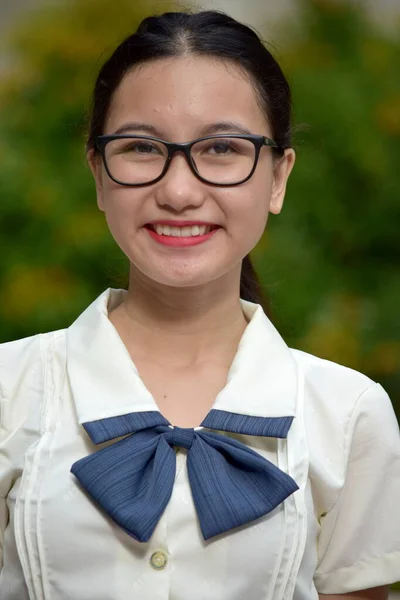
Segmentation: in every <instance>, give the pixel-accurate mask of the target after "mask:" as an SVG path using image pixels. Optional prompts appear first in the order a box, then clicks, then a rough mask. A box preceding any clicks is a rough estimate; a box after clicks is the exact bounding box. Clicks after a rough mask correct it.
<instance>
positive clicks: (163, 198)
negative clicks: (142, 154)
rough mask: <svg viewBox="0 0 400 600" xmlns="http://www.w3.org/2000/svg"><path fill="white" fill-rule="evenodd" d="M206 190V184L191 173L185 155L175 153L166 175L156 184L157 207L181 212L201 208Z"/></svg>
mask: <svg viewBox="0 0 400 600" xmlns="http://www.w3.org/2000/svg"><path fill="white" fill-rule="evenodd" d="M206 189H207V186H206V184H204V183H203V182H202V181H200V180H199V179H198V178H197V177H196V175H195V174H194V173H193V172H192V170H191V168H190V165H189V163H188V160H187V158H186V157H185V155H184V154H183V153H182V152H176V153H175V154H174V155H173V157H172V158H171V162H170V164H169V167H168V170H167V172H166V174H165V175H164V177H163V178H162V179H161V180H160V181H159V182H158V185H157V188H156V194H155V195H156V200H157V203H158V205H159V206H162V207H163V208H168V207H169V208H170V209H171V210H173V211H175V212H182V211H183V210H185V209H186V208H191V207H199V206H201V205H202V203H203V202H204V198H205V194H206Z"/></svg>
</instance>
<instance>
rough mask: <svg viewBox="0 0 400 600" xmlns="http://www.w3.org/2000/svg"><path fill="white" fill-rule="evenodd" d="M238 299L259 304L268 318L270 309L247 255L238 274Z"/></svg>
mask: <svg viewBox="0 0 400 600" xmlns="http://www.w3.org/2000/svg"><path fill="white" fill-rule="evenodd" d="M240 297H241V298H242V299H243V300H247V301H248V302H254V303H255V304H260V305H261V306H262V308H263V309H264V312H265V314H266V315H267V316H268V317H270V315H271V307H270V303H269V301H268V299H267V298H266V297H265V296H264V294H263V292H262V288H261V282H260V280H259V278H258V275H257V273H256V271H255V269H254V267H253V263H252V262H251V258H250V256H249V255H247V256H245V257H244V259H243V261H242V271H241V274H240Z"/></svg>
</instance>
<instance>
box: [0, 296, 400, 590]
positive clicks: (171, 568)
mask: <svg viewBox="0 0 400 600" xmlns="http://www.w3.org/2000/svg"><path fill="white" fill-rule="evenodd" d="M125 293H126V292H125V291H124V290H106V291H105V292H104V293H102V294H101V295H100V296H99V298H98V299H97V300H96V301H95V302H93V304H91V306H89V307H88V308H87V309H86V310H85V311H84V312H83V314H82V315H81V316H80V317H79V318H78V319H77V320H76V321H75V323H73V324H72V325H71V327H69V328H68V329H66V330H60V331H56V332H51V333H46V334H39V335H35V336H32V337H29V338H25V339H22V340H17V341H14V342H9V343H6V344H2V345H0V396H1V404H0V406H1V428H0V565H2V570H1V574H0V597H1V598H2V599H4V600H28V599H30V600H126V599H127V598H132V599H138V600H188V599H190V600H243V599H244V598H245V599H246V600H290V599H294V600H316V599H317V598H318V593H322V594H334V593H337V594H341V593H346V592H351V591H354V590H359V589H364V588H369V587H374V586H379V585H384V584H388V583H393V582H394V581H397V580H400V516H399V515H400V513H399V509H398V507H399V504H400V436H399V427H398V424H397V420H396V417H395V414H394V411H393V407H392V404H391V402H390V400H389V398H388V396H387V394H386V392H385V391H384V390H383V388H382V387H381V386H380V385H379V384H376V383H374V382H373V381H371V380H370V379H368V378H367V377H365V376H364V375H362V374H360V373H358V372H356V371H353V370H351V369H348V368H346V367H343V366H340V365H337V364H334V363H332V362H329V361H326V360H321V359H319V358H316V357H314V356H310V355H308V354H305V353H304V352H300V351H297V350H291V349H289V348H288V347H287V345H286V344H285V343H284V341H283V340H282V338H281V337H280V335H279V334H278V332H277V331H276V329H275V328H274V327H273V325H272V324H271V322H270V321H269V320H268V318H267V317H266V315H265V314H264V312H263V310H262V308H261V306H259V305H257V304H253V303H250V302H246V301H244V300H241V304H242V309H243V311H244V313H245V315H246V317H247V319H248V320H249V323H248V325H247V327H246V330H245V332H244V334H243V336H242V339H241V341H240V344H239V347H238V350H237V353H236V356H235V358H234V360H233V363H232V365H231V368H230V371H229V375H228V379H227V383H226V385H225V387H224V388H223V389H222V390H221V391H220V393H219V394H218V395H217V397H216V399H215V402H214V405H213V409H218V410H221V411H230V412H233V413H239V414H242V415H250V416H260V417H280V416H293V417H294V419H293V422H292V425H291V427H290V430H289V433H288V436H287V438H286V439H280V438H272V437H270V438H267V437H258V436H250V435H242V434H233V433H232V434H230V433H225V435H231V436H232V437H233V438H235V439H237V440H239V441H241V442H242V443H245V444H246V445H247V446H249V447H250V448H252V449H253V450H255V451H256V452H258V453H260V454H261V455H262V456H263V457H265V458H267V459H268V460H269V461H272V462H273V463H274V464H275V465H277V466H278V467H279V468H280V469H281V470H283V471H285V472H286V473H288V474H289V475H290V476H291V477H292V478H293V479H294V480H295V481H296V483H297V485H298V487H299V489H298V490H297V491H296V492H294V493H293V494H292V495H290V496H289V497H288V498H287V499H286V500H285V501H284V502H282V503H281V504H280V505H278V506H277V507H276V508H275V509H274V510H272V511H271V512H269V513H268V514H266V515H264V516H262V517H261V518H258V519H256V520H254V521H252V522H250V523H247V524H245V525H242V526H240V527H237V528H235V529H232V530H230V531H228V532H227V533H224V534H220V535H217V536H215V537H213V538H211V539H209V540H207V541H205V540H204V538H203V536H202V533H201V530H200V527H199V522H198V517H197V513H196V510H195V507H194V504H193V499H192V495H191V488H190V485H189V480H188V475H187V469H186V455H187V451H186V450H185V449H183V448H177V449H176V451H177V454H176V460H177V466H176V476H175V482H174V488H173V492H172V496H171V498H170V501H169V503H168V504H167V507H166V509H165V511H164V512H163V514H162V516H161V518H160V520H159V521H158V523H157V525H156V528H155V530H154V532H153V535H152V536H151V538H150V540H149V541H148V542H138V541H136V540H135V539H134V538H132V537H131V536H129V535H128V534H127V533H125V531H124V530H123V529H121V528H120V527H119V526H118V525H116V523H115V522H114V521H112V520H111V518H110V517H109V516H108V515H107V514H106V513H105V512H103V510H102V509H101V508H100V507H99V506H98V505H97V504H96V503H95V502H94V501H93V500H92V499H91V498H90V497H89V495H88V494H87V493H86V492H85V491H84V490H83V488H82V487H81V486H80V485H79V482H78V481H77V479H76V478H75V477H74V475H73V474H72V473H71V472H70V468H71V465H72V464H73V463H74V462H75V461H76V460H78V459H80V458H82V457H84V456H87V455H88V454H90V453H92V452H95V451H96V450H98V449H99V447H104V446H107V445H109V444H111V443H113V441H110V442H105V443H103V444H101V445H100V446H94V445H93V444H92V442H91V440H90V438H89V437H88V435H87V433H86V431H85V430H84V428H83V427H82V423H84V422H86V421H94V420H98V419H103V418H105V417H112V416H117V415H124V414H127V413H132V412H140V411H158V410H159V409H158V406H157V404H156V402H155V400H154V398H153V397H152V395H151V394H150V392H149V390H148V389H147V388H146V387H145V385H144V383H143V381H142V380H141V378H140V376H139V373H138V370H137V368H136V367H135V365H134V363H133V362H132V360H131V358H130V356H129V354H128V352H127V350H126V348H125V346H124V345H123V343H122V341H121V339H120V337H119V335H118V334H117V332H116V330H115V329H114V327H113V325H112V324H111V322H110V321H109V319H108V310H109V309H111V308H113V307H115V306H116V305H117V304H119V303H120V302H121V301H122V298H123V295H124V294H125ZM197 429H199V430H201V429H203V428H202V427H198V428H196V430H197Z"/></svg>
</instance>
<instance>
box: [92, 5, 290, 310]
mask: <svg viewBox="0 0 400 600" xmlns="http://www.w3.org/2000/svg"><path fill="white" fill-rule="evenodd" d="M190 54H191V55H197V56H210V57H214V58H220V59H223V60H228V61H231V62H233V63H235V64H236V65H237V66H239V67H240V68H241V69H242V70H243V73H244V74H245V75H246V76H248V77H249V78H250V80H251V82H252V83H253V85H254V87H255V91H256V94H257V99H258V102H259V104H260V107H261V108H262V110H263V112H264V114H265V115H266V117H267V119H268V122H269V124H270V126H271V131H272V137H273V138H274V140H275V141H276V142H277V143H278V144H279V145H280V146H282V147H283V148H287V147H290V145H291V93H290V88H289V85H288V82H287V80H286V78H285V76H284V74H283V72H282V70H281V68H280V66H279V65H278V63H277V62H276V60H275V59H274V57H273V56H272V54H271V53H270V52H269V51H268V50H267V48H266V47H265V46H264V44H263V43H262V41H261V39H260V37H259V36H258V35H257V33H256V32H255V31H253V29H251V28H250V27H247V26H246V25H243V24H242V23H239V22H238V21H236V20H235V19H233V18H231V17H229V16H228V15H226V14H224V13H222V12H219V11H203V12H197V13H191V12H168V13H164V14H162V15H159V16H150V17H147V18H145V19H144V20H143V21H142V22H141V23H140V25H139V27H138V29H137V31H136V32H135V33H133V34H132V35H130V36H129V37H127V38H126V39H125V40H124V41H123V42H122V43H121V44H120V45H119V46H118V47H117V48H116V50H115V51H114V53H113V54H112V55H111V57H110V58H109V59H108V60H107V61H106V62H105V64H104V65H103V66H102V68H101V69H100V72H99V74H98V77H97V80H96V83H95V87H94V92H93V99H92V110H91V115H90V121H89V133H88V140H87V150H92V151H94V152H96V145H95V144H96V137H97V136H98V135H102V134H103V133H104V132H103V129H104V124H105V121H106V119H107V115H108V111H109V107H110V103H111V100H112V96H113V93H114V92H115V90H116V89H117V88H118V86H119V84H120V83H121V81H122V79H123V77H124V75H125V74H126V73H127V72H128V71H129V70H131V69H132V68H134V67H136V66H138V65H140V64H142V63H144V62H148V61H151V60H155V59H158V58H165V57H176V56H185V55H190ZM240 296H241V298H243V299H244V300H249V301H250V302H256V303H258V304H261V305H262V306H263V307H264V309H265V310H268V307H267V302H266V300H265V298H264V297H263V294H262V291H261V284H260V281H259V279H258V277H257V275H256V273H255V270H254V268H253V265H252V262H251V260H250V257H249V255H247V256H245V258H244V259H243V262H242V271H241V278H240ZM268 312H269V311H268Z"/></svg>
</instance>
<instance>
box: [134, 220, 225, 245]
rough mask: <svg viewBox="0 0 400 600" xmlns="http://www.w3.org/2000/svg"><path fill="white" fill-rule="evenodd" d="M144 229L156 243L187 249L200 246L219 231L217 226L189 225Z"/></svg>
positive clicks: (148, 227) (148, 226)
mask: <svg viewBox="0 0 400 600" xmlns="http://www.w3.org/2000/svg"><path fill="white" fill-rule="evenodd" d="M144 229H145V230H146V231H147V232H148V233H149V235H150V237H151V238H152V239H153V240H155V241H156V242H158V243H160V244H163V245H165V246H175V247H187V246H195V245H197V244H202V243H203V242H205V241H207V240H209V239H210V238H211V237H213V236H214V235H215V233H216V232H217V231H218V230H219V229H221V227H219V226H218V225H191V226H186V227H170V226H169V225H159V224H155V225H145V227H144Z"/></svg>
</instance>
